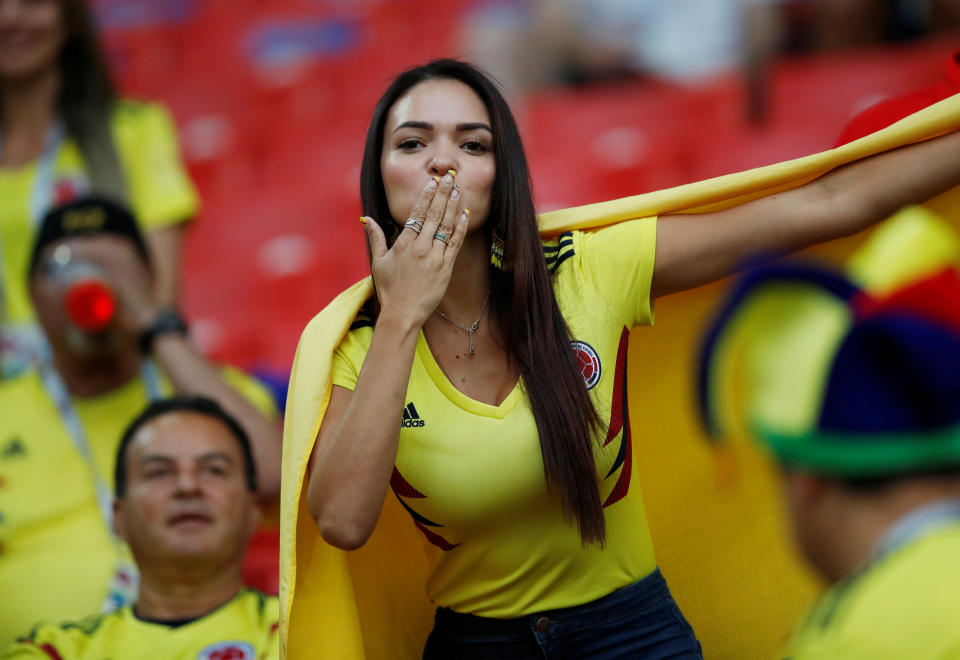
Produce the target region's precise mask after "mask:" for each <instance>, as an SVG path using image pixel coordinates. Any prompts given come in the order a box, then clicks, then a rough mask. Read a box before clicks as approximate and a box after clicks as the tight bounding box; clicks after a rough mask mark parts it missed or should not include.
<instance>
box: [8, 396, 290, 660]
mask: <svg viewBox="0 0 960 660" xmlns="http://www.w3.org/2000/svg"><path fill="white" fill-rule="evenodd" d="M256 482H257V472H256V467H255V465H254V462H253V455H252V451H251V446H250V441H249V440H248V438H247V435H246V433H245V432H244V431H243V429H242V428H241V426H240V424H239V423H238V422H237V421H236V420H235V419H234V418H233V417H232V416H230V415H229V414H227V413H226V412H225V411H224V410H223V409H222V408H221V407H220V406H218V405H217V404H216V403H215V402H213V401H211V400H210V399H205V398H202V397H173V398H170V399H165V400H161V401H156V402H154V403H153V404H151V405H150V406H149V407H148V408H147V409H146V410H145V411H144V412H142V413H141V414H140V415H139V416H138V417H137V418H136V419H135V420H134V421H133V422H132V423H131V424H130V426H129V427H128V428H127V430H126V431H125V432H124V434H123V439H122V440H121V442H120V448H119V450H118V453H117V458H116V478H115V488H116V501H115V502H114V505H113V506H114V525H115V527H116V530H117V534H119V536H120V537H121V538H123V539H124V540H126V541H127V543H128V544H129V546H130V550H131V552H132V553H133V557H134V559H135V561H136V564H137V567H138V568H139V571H140V593H139V596H138V597H137V601H136V603H135V604H134V605H132V606H129V605H128V606H125V607H122V608H119V609H117V610H115V611H113V612H111V613H109V614H103V615H100V616H93V617H90V618H87V619H85V620H82V621H79V622H76V623H61V624H59V625H58V624H46V625H39V626H37V627H35V628H34V629H33V631H32V632H30V634H29V635H27V636H26V637H24V638H21V639H20V640H18V642H17V643H14V644H11V645H10V646H8V647H7V649H6V651H5V652H4V653H3V654H2V655H3V657H4V658H8V659H11V660H12V659H14V658H46V659H47V660H49V659H50V658H58V659H60V660H102V658H118V659H119V658H166V659H171V660H172V659H174V658H183V659H185V660H186V659H187V658H189V659H190V660H193V658H218V659H223V660H228V659H229V660H254V659H261V658H276V657H277V656H278V653H279V642H278V636H277V627H278V624H277V621H278V618H279V616H280V610H279V605H278V601H277V599H276V598H275V597H268V596H265V595H264V594H262V593H260V592H259V591H256V590H254V589H245V588H243V575H242V573H243V571H242V564H243V556H244V552H245V551H246V548H247V543H248V541H249V539H250V536H251V535H252V534H253V532H254V530H255V529H256V528H257V523H258V522H259V518H260V513H259V510H258V508H257V503H256V490H257V483H256ZM8 602H9V601H8ZM24 632H25V631H24Z"/></svg>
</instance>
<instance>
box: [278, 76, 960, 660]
mask: <svg viewBox="0 0 960 660" xmlns="http://www.w3.org/2000/svg"><path fill="white" fill-rule="evenodd" d="M957 128H960V95H958V96H955V97H951V98H949V99H946V100H944V101H941V102H940V103H938V104H936V105H934V106H931V107H929V108H926V109H924V110H922V111H920V112H918V113H916V114H914V115H911V116H910V117H907V118H905V119H903V120H902V121H900V122H898V123H896V124H894V125H893V126H890V127H889V128H886V129H884V130H882V131H879V132H877V133H874V134H873V135H870V136H867V137H865V138H863V139H860V140H857V141H855V142H852V143H850V144H847V145H844V146H842V147H840V148H837V149H833V150H830V151H826V152H823V153H820V154H815V155H812V156H807V157H804V158H799V159H796V160H792V161H787V162H784V163H778V164H775V165H770V166H767V167H762V168H757V169H754V170H749V171H747V172H741V173H738V174H731V175H727V176H723V177H718V178H715V179H710V180H707V181H702V182H699V183H693V184H689V185H684V186H680V187H677V188H671V189H668V190H661V191H657V192H652V193H648V194H644V195H638V196H634V197H627V198H623V199H618V200H613V201H609V202H602V203H599V204H591V205H587V206H580V207H576V208H570V209H564V210H560V211H554V212H550V213H545V214H543V215H541V216H540V217H539V222H540V227H541V232H542V233H543V234H545V235H553V234H557V233H560V232H562V231H567V230H570V229H588V228H597V227H602V226H606V225H610V224H613V223H617V222H621V221H624V220H630V219H635V218H641V217H647V216H652V215H660V214H665V213H697V212H706V211H711V210H717V209H721V208H727V207H730V206H734V205H737V204H741V203H744V202H747V201H749V200H752V199H755V198H757V197H762V196H765V195H769V194H773V193H776V192H780V191H783V190H788V189H790V188H795V187H797V186H800V185H802V184H804V183H807V182H808V181H811V180H812V179H815V178H817V177H819V176H821V175H823V174H824V173H826V172H828V171H830V170H832V169H835V168H837V167H839V166H841V165H844V164H847V163H850V162H853V161H855V160H859V159H861V158H865V157H868V156H871V155H873V154H877V153H880V152H883V151H887V150H890V149H894V148H896V147H899V146H903V145H906V144H910V143H913V142H918V141H921V140H924V139H928V138H931V137H934V136H936V135H940V134H943V133H947V132H950V131H953V130H956V129H957ZM371 292H372V287H371V283H370V280H369V278H367V279H364V280H362V281H360V282H358V283H357V284H355V285H353V286H352V287H350V288H349V289H347V290H346V291H344V292H343V293H341V294H340V295H339V296H338V297H337V298H336V299H335V300H334V301H333V302H331V303H330V304H329V305H328V306H327V307H326V308H325V309H324V310H323V311H321V312H320V313H319V314H318V315H317V316H316V317H314V318H313V320H311V321H310V323H309V324H308V325H307V327H306V328H305V330H304V332H303V335H302V337H301V339H300V344H299V347H298V349H297V354H296V357H295V359H294V365H293V371H292V373H291V376H290V390H289V395H288V399H287V410H286V421H285V425H284V434H283V486H282V492H281V538H280V543H281V549H280V603H281V611H280V616H281V632H282V636H281V649H282V650H281V653H282V654H285V657H288V658H291V659H294V660H299V659H300V658H346V659H351V660H352V659H355V658H371V659H374V660H379V659H381V658H384V659H387V658H391V659H392V658H400V659H406V658H419V657H420V654H421V653H422V648H423V642H424V640H425V639H426V635H427V633H428V632H429V629H430V627H431V625H432V615H433V609H434V608H433V606H432V605H431V603H430V602H429V601H428V600H427V598H426V595H425V590H424V584H425V581H426V574H427V566H428V563H429V553H430V552H431V549H430V548H431V546H429V545H428V544H426V543H424V542H423V539H422V537H421V536H420V535H419V533H418V532H417V530H416V528H415V527H414V526H413V525H412V524H411V523H410V521H409V517H408V515H407V514H406V513H405V512H404V511H403V510H402V509H401V508H400V506H399V505H398V504H397V503H396V502H395V500H394V498H391V497H389V496H388V497H387V499H386V501H385V503H384V508H383V511H382V513H381V516H380V520H379V522H378V524H377V529H376V530H375V531H374V533H373V535H372V536H371V538H370V540H369V541H368V542H367V544H366V545H365V546H364V547H363V548H361V549H360V550H357V551H354V552H350V553H347V552H344V551H341V550H338V549H336V548H334V547H332V546H329V545H327V544H326V543H325V542H324V541H323V539H322V538H321V537H320V535H319V532H318V530H317V527H316V525H315V524H314V521H313V520H312V518H311V517H310V515H309V513H308V511H307V508H306V490H305V485H306V484H305V476H306V470H307V463H308V459H309V457H310V453H311V450H312V447H313V443H314V441H315V438H316V436H317V431H318V429H319V427H320V423H321V420H322V418H323V414H324V412H325V410H326V406H327V402H328V400H329V396H330V388H331V384H330V363H331V356H332V353H333V350H334V348H335V347H336V346H337V345H338V344H339V342H340V340H341V338H342V337H343V336H344V334H345V333H346V332H347V330H348V329H349V327H350V324H351V322H352V321H353V319H354V316H355V315H356V313H357V311H358V310H359V308H360V306H361V305H362V304H363V302H364V301H365V300H366V299H367V298H368V297H369V295H370V294H371ZM663 312H664V310H663V308H662V307H661V310H660V315H658V316H660V317H661V318H662V317H663ZM633 353H634V351H633V350H632V351H631V360H634V359H636V358H635V357H634V354H633ZM638 366H639V365H638ZM640 370H643V367H642V366H641V368H640V369H633V370H632V371H633V372H634V373H636V372H637V371H640ZM646 370H647V371H648V372H649V371H650V368H649V365H647V366H646ZM646 377H647V378H648V379H649V378H650V374H649V373H648V374H647V375H646ZM635 391H637V390H635V389H634V388H633V387H632V386H631V393H633V392H635ZM631 407H633V403H632V402H631ZM636 419H643V418H642V417H640V416H637V417H636ZM637 426H638V429H637V431H638V434H639V433H642V432H643V430H642V427H643V425H642V424H637ZM641 446H642V444H638V452H636V453H638V454H640V453H641V452H642V449H639V448H640V447H641ZM643 460H644V458H643V456H641V457H639V458H638V459H637V461H638V462H640V461H643ZM665 469H666V471H664V470H663V469H661V472H660V474H663V476H662V477H661V479H663V480H670V479H674V478H675V475H672V474H670V473H669V470H670V469H671V466H670V465H667V466H666V468H665ZM641 474H643V473H642V472H641ZM647 479H648V481H644V482H643V483H644V486H643V488H644V492H645V493H648V488H650V487H651V486H652V485H655V484H651V483H650V482H649V479H650V476H649V475H647ZM647 501H648V507H649V506H650V498H649V496H648V497H647ZM708 515H709V513H708V510H707V509H703V508H698V507H697V506H696V504H695V503H694V504H693V505H691V506H689V507H687V508H686V509H685V510H684V511H683V524H682V525H679V526H677V525H676V524H674V525H672V527H673V528H675V529H673V530H671V533H672V534H673V535H674V537H675V538H670V537H669V535H667V536H665V535H664V534H658V529H657V517H656V516H651V518H650V524H651V530H652V532H653V535H654V540H655V543H656V545H657V553H658V557H659V559H660V560H661V563H662V562H663V560H664V558H665V557H664V555H666V558H667V559H669V561H670V563H671V565H672V566H676V567H677V568H676V569H675V570H676V572H677V573H678V574H681V575H678V576H677V579H674V576H673V575H671V574H670V573H668V579H671V580H673V592H674V595H675V596H676V598H677V600H678V601H679V602H680V603H681V606H682V607H684V608H686V607H687V606H688V604H689V605H690V606H691V607H696V606H699V608H700V609H701V610H705V611H709V612H710V620H709V621H706V620H705V621H704V624H703V625H704V627H705V628H706V629H708V630H714V629H716V630H719V631H722V632H721V633H719V634H718V637H720V638H723V639H718V642H717V645H718V646H722V645H724V644H726V645H727V646H728V647H730V648H733V647H736V644H733V643H731V639H733V638H741V639H744V640H750V637H751V636H752V635H755V634H756V630H755V629H754V630H751V626H752V625H754V624H755V623H756V622H757V619H759V620H760V622H761V624H762V625H773V624H774V623H776V624H778V625H780V626H781V627H782V626H783V622H771V621H770V616H769V615H768V614H766V613H764V612H757V613H756V614H757V616H756V617H752V616H751V612H749V611H745V610H744V603H743V602H742V598H740V599H738V598H737V596H736V593H735V592H736V586H737V579H736V576H733V575H732V574H731V575H730V576H729V577H728V578H727V580H726V582H725V583H723V584H722V587H721V588H713V589H704V588H702V587H701V586H699V584H698V583H696V582H693V583H689V582H685V581H684V579H683V576H682V572H683V567H684V566H690V567H691V568H693V567H692V566H691V564H692V563H694V562H691V561H686V562H685V561H684V559H683V554H684V552H685V550H684V549H685V547H689V546H690V545H691V543H690V542H689V540H690V539H691V538H692V536H691V530H697V531H695V532H694V533H693V536H695V537H696V544H697V545H698V547H702V546H703V545H707V547H710V546H711V545H712V546H713V548H714V549H715V552H714V556H715V557H717V562H716V563H715V564H713V565H712V566H711V567H710V570H711V571H713V572H715V573H718V574H722V573H724V572H725V571H727V569H726V567H725V565H724V563H723V558H724V554H723V552H722V550H723V548H724V547H725V539H724V535H726V536H732V535H734V534H736V533H737V530H728V529H726V528H719V529H718V528H717V525H716V522H715V521H709V520H706V517H707V516H708ZM698 516H699V517H700V518H704V520H703V521H702V522H703V525H702V526H700V522H701V521H700V520H698ZM703 530H709V534H705V533H704V531H703ZM711 534H712V536H713V538H705V536H710V535H711ZM741 563H742V560H741ZM751 569H752V572H750V571H751ZM695 570H699V569H695ZM738 570H740V572H741V573H743V575H742V577H743V579H752V580H754V581H756V578H757V577H758V576H762V578H761V579H762V580H764V581H765V580H766V579H767V576H766V575H765V574H764V573H763V572H762V567H757V566H752V567H741V568H740V569H738ZM691 572H693V571H691ZM769 590H771V591H773V592H776V591H777V585H776V584H773V585H770V586H769ZM731 599H732V601H731ZM731 603H733V604H734V606H733V607H731ZM754 609H758V608H757V607H756V606H755V605H754ZM688 616H689V612H688ZM693 623H694V627H695V628H697V629H698V633H700V634H701V638H702V637H703V633H702V632H700V628H699V627H698V625H697V624H698V622H697V621H693ZM703 641H704V646H705V648H706V649H707V650H708V652H709V650H710V648H711V646H710V643H708V642H707V641H706V640H703ZM748 643H749V642H748ZM755 650H756V649H755ZM741 657H743V656H741ZM751 657H757V656H756V655H751Z"/></svg>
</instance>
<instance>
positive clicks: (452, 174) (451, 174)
mask: <svg viewBox="0 0 960 660" xmlns="http://www.w3.org/2000/svg"><path fill="white" fill-rule="evenodd" d="M447 174H449V175H450V176H457V171H456V170H447Z"/></svg>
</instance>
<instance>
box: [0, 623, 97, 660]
mask: <svg viewBox="0 0 960 660" xmlns="http://www.w3.org/2000/svg"><path fill="white" fill-rule="evenodd" d="M91 618H95V617H91ZM84 622H86V620H84ZM77 635H78V632H77V629H76V628H73V629H71V630H65V629H64V628H63V627H62V626H60V625H56V624H52V623H43V624H39V625H37V626H34V628H33V630H31V631H30V634H29V635H27V636H25V637H21V638H19V639H17V640H16V641H13V642H10V643H9V644H7V645H6V646H4V647H3V649H2V650H0V660H27V658H31V659H33V658H43V660H51V659H52V658H54V659H55V658H62V659H63V660H71V658H75V657H77V655H78V653H77V651H78V650H79V649H78V643H77V642H78V641H79V640H78V637H77Z"/></svg>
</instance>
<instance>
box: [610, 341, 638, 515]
mask: <svg viewBox="0 0 960 660" xmlns="http://www.w3.org/2000/svg"><path fill="white" fill-rule="evenodd" d="M629 340H630V330H629V329H627V328H624V329H623V332H621V333H620V346H619V347H618V348H617V367H616V371H615V372H614V374H613V378H614V385H613V396H612V397H611V400H610V428H609V430H608V431H607V439H606V441H605V442H604V443H603V445H604V446H607V445H608V444H610V442H612V441H613V439H614V438H615V437H616V436H617V434H618V433H620V432H621V430H622V431H623V433H622V435H621V437H620V451H619V452H617V458H616V460H615V461H614V462H613V466H612V467H611V468H610V471H609V472H608V473H607V477H610V475H612V474H613V473H614V471H616V469H617V468H619V467H620V466H621V465H622V466H623V469H622V470H621V471H620V477H619V478H618V479H617V484H616V485H615V486H614V487H613V490H612V491H611V492H610V495H608V496H607V500H606V501H605V502H604V503H603V506H604V508H606V507H608V506H610V505H611V504H614V503H616V502H618V501H620V500H622V499H623V498H624V497H625V496H626V494H627V492H628V491H629V490H630V475H631V474H632V472H633V446H632V443H631V441H630V411H629V408H628V407H627V347H628V345H629Z"/></svg>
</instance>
